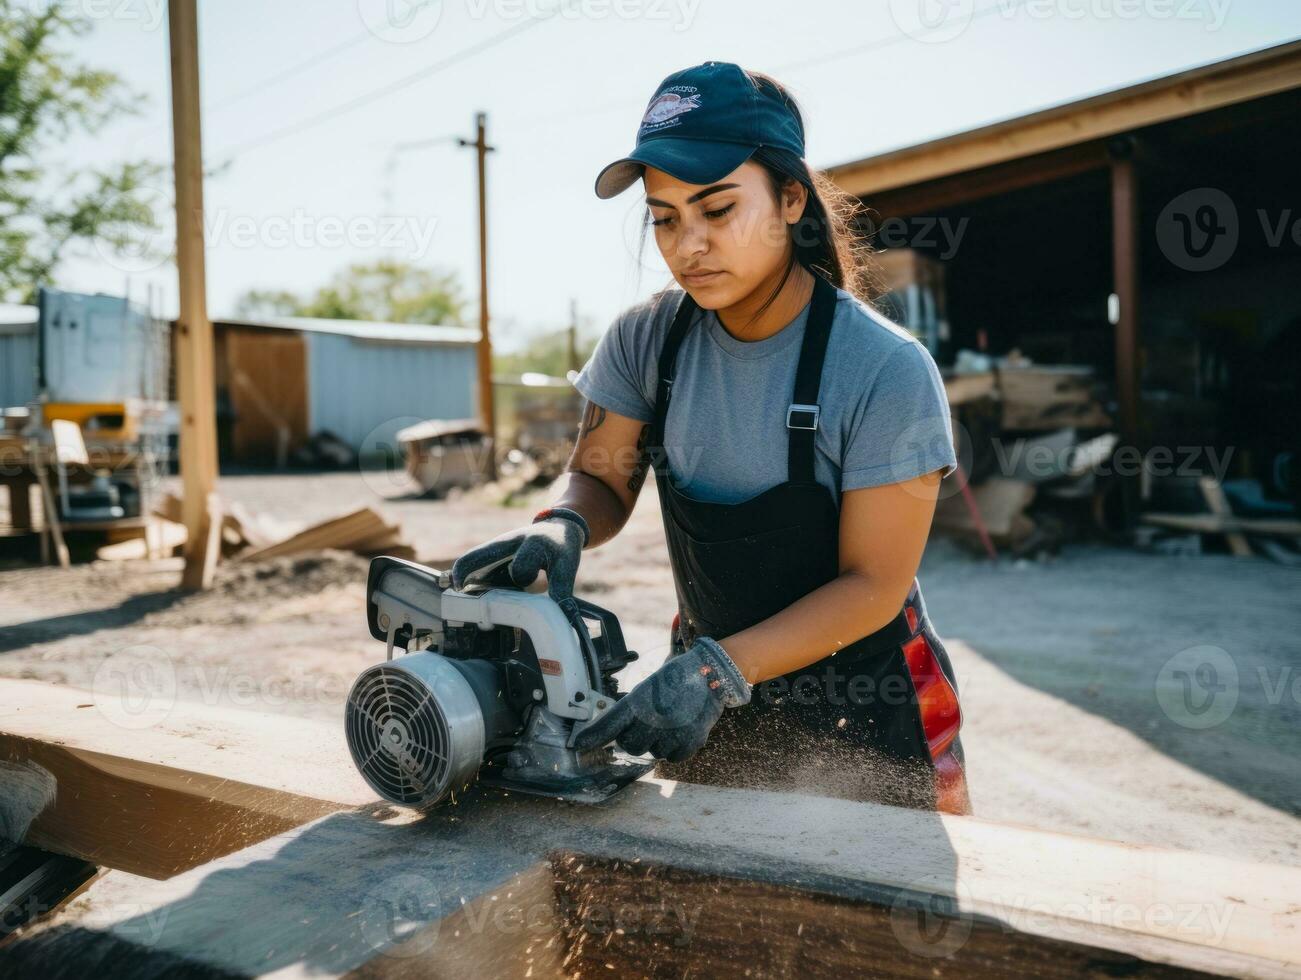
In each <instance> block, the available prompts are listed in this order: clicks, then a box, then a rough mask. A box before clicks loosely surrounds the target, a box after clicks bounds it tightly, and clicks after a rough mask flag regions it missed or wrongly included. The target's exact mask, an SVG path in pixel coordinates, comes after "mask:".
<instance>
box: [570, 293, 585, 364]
mask: <svg viewBox="0 0 1301 980" xmlns="http://www.w3.org/2000/svg"><path fill="white" fill-rule="evenodd" d="M580 367H582V365H581V364H579V363H578V300H576V299H571V300H570V301H569V363H568V368H569V370H571V371H577V370H578V369H579V368H580Z"/></svg>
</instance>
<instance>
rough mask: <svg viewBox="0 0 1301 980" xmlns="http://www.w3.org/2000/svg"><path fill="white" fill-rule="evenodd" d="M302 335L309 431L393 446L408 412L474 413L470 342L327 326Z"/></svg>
mask: <svg viewBox="0 0 1301 980" xmlns="http://www.w3.org/2000/svg"><path fill="white" fill-rule="evenodd" d="M472 333H474V331H472ZM476 336H477V333H476ZM306 338H307V378H308V409H309V418H310V428H311V431H312V432H321V431H330V432H333V433H334V434H335V435H337V436H338V437H339V438H341V439H342V440H343V441H344V442H346V443H348V445H350V446H352V447H353V448H354V449H356V450H358V451H359V452H363V453H366V452H374V451H377V450H380V451H383V450H393V451H396V448H397V445H398V442H397V432H398V430H399V429H402V428H405V427H406V426H408V425H411V424H412V422H413V421H415V420H419V419H449V418H464V417H466V416H469V415H473V414H474V411H475V405H476V399H475V394H476V388H477V382H476V376H477V375H476V361H475V350H474V346H473V344H466V343H460V344H449V343H434V344H430V343H427V342H419V341H412V340H408V339H405V338H404V339H403V340H377V339H366V338H362V337H356V336H351V337H349V336H341V335H339V334H330V333H308V334H306Z"/></svg>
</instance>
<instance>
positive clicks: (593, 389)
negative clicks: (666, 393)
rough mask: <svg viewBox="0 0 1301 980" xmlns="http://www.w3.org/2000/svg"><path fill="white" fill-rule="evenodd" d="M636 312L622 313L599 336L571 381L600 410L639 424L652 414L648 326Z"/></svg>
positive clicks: (651, 417)
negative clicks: (646, 335) (599, 407)
mask: <svg viewBox="0 0 1301 980" xmlns="http://www.w3.org/2000/svg"><path fill="white" fill-rule="evenodd" d="M635 313H636V311H635V310H633V311H628V312H625V313H624V314H623V315H622V316H620V317H618V318H617V319H616V320H615V321H614V323H613V324H611V325H610V329H608V330H606V332H605V333H604V334H602V336H601V339H600V340H599V341H597V344H596V349H595V350H594V351H593V352H592V356H591V357H590V358H588V361H587V363H586V364H585V365H584V366H583V369H582V370H581V371H580V372H579V373H578V376H577V377H576V378H575V379H574V387H575V388H577V389H578V393H579V394H580V395H582V396H583V397H584V398H586V399H587V400H588V401H590V402H594V403H596V404H597V405H600V406H601V407H602V408H605V409H609V410H610V411H612V412H618V413H619V414H620V415H626V416H627V417H628V418H630V419H636V420H637V421H638V422H650V421H652V420H653V419H654V417H655V412H654V405H653V403H652V401H651V398H650V397H648V396H649V394H650V393H649V392H648V390H647V374H646V363H645V357H646V351H647V343H646V337H645V329H644V328H645V327H646V326H647V324H645V323H644V322H643V321H644V320H645V319H646V318H645V317H642V316H637V315H635ZM639 341H640V342H639Z"/></svg>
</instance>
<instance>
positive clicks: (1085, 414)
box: [935, 350, 1118, 554]
mask: <svg viewBox="0 0 1301 980" xmlns="http://www.w3.org/2000/svg"><path fill="white" fill-rule="evenodd" d="M944 387H945V393H946V395H947V397H948V403H949V410H950V412H951V413H952V416H953V433H954V439H955V443H956V447H957V450H958V458H959V459H960V460H961V461H962V463H963V473H962V474H961V475H960V476H958V477H956V479H957V480H958V481H961V482H963V483H968V484H969V485H970V486H969V488H968V490H967V491H964V492H963V493H962V495H961V496H959V495H958V494H956V493H949V494H946V495H944V498H943V499H942V500H941V501H940V503H939V505H938V506H937V509H936V514H935V527H936V528H937V529H938V530H940V531H942V532H948V533H950V534H952V535H954V536H956V537H957V538H958V539H959V540H960V541H962V542H963V543H970V544H972V545H979V546H982V547H984V549H985V551H986V552H987V553H990V554H992V553H993V552H994V549H993V545H995V544H997V545H999V546H1000V547H1003V548H1010V549H1011V550H1012V552H1013V553H1014V554H1034V553H1038V552H1040V551H1044V550H1047V551H1054V550H1056V549H1057V547H1058V546H1059V545H1060V543H1061V541H1062V540H1064V539H1065V538H1066V537H1067V536H1068V535H1069V534H1071V533H1072V531H1073V530H1074V531H1079V532H1083V531H1085V530H1086V527H1087V525H1088V524H1089V523H1090V521H1093V520H1096V518H1095V517H1094V516H1093V514H1094V513H1096V512H1097V510H1098V508H1097V506H1096V501H1095V500H1094V498H1096V497H1097V496H1098V495H1099V494H1100V493H1102V492H1103V491H1104V490H1105V485H1103V484H1100V483H1099V482H1098V481H1097V480H1096V479H1095V477H1096V474H1097V473H1099V472H1105V464H1106V463H1107V462H1108V461H1109V460H1110V458H1111V455H1112V452H1113V451H1114V450H1115V447H1116V444H1117V442H1118V439H1117V437H1116V435H1115V434H1114V433H1111V432H1107V431H1105V430H1106V429H1108V428H1110V426H1111V424H1112V420H1111V418H1110V416H1108V414H1107V413H1106V411H1105V410H1104V409H1103V406H1102V404H1101V403H1100V402H1099V400H1098V397H1097V391H1096V389H1097V385H1096V383H1095V379H1094V372H1093V369H1092V368H1091V367H1087V366H1080V365H1070V364H1055V365H1040V364H1032V363H1031V362H1030V361H1028V360H1026V359H1025V358H1024V357H1022V356H1021V355H1020V353H1019V352H1017V351H1012V352H1011V353H1009V354H1008V355H1006V356H1003V357H994V356H991V355H987V354H980V353H977V352H974V351H965V350H964V351H960V352H959V355H958V358H957V360H956V362H955V365H954V366H953V367H952V368H949V369H946V371H945V378H944ZM1099 430H1103V431H1099ZM1077 501H1079V502H1083V503H1086V504H1087V503H1088V502H1090V501H1093V502H1094V506H1092V507H1091V508H1090V509H1089V510H1088V511H1087V512H1086V510H1085V508H1083V507H1082V506H1081V505H1080V504H1079V503H1077ZM1032 507H1033V511H1032V510H1031V508H1032ZM1086 513H1087V516H1082V515H1085V514H1086ZM982 525H983V526H982Z"/></svg>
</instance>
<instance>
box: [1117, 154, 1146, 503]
mask: <svg viewBox="0 0 1301 980" xmlns="http://www.w3.org/2000/svg"><path fill="white" fill-rule="evenodd" d="M1133 147H1134V142H1133V141H1132V140H1128V141H1121V142H1118V143H1117V144H1116V147H1115V150H1116V152H1115V153H1114V155H1113V159H1112V162H1111V268H1112V291H1113V293H1114V294H1115V297H1116V301H1117V303H1118V305H1119V310H1118V311H1116V313H1117V315H1116V317H1115V319H1114V321H1113V324H1114V328H1115V347H1116V355H1115V357H1116V361H1115V363H1116V402H1117V415H1118V419H1117V421H1118V422H1119V428H1120V437H1121V442H1122V444H1124V445H1129V446H1139V445H1140V433H1139V417H1138V414H1139V367H1138V359H1139V343H1140V341H1139V303H1140V296H1139V271H1140V270H1139V241H1140V234H1139V221H1140V220H1141V217H1140V216H1141V207H1142V206H1141V203H1140V201H1139V175H1138V164H1137V161H1136V160H1135V159H1134V154H1133V152H1132V151H1133ZM1123 486H1124V499H1125V514H1126V518H1127V519H1128V518H1129V517H1132V516H1133V512H1134V506H1135V501H1134V491H1135V487H1134V485H1133V481H1131V480H1126V481H1125V483H1124V484H1123Z"/></svg>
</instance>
